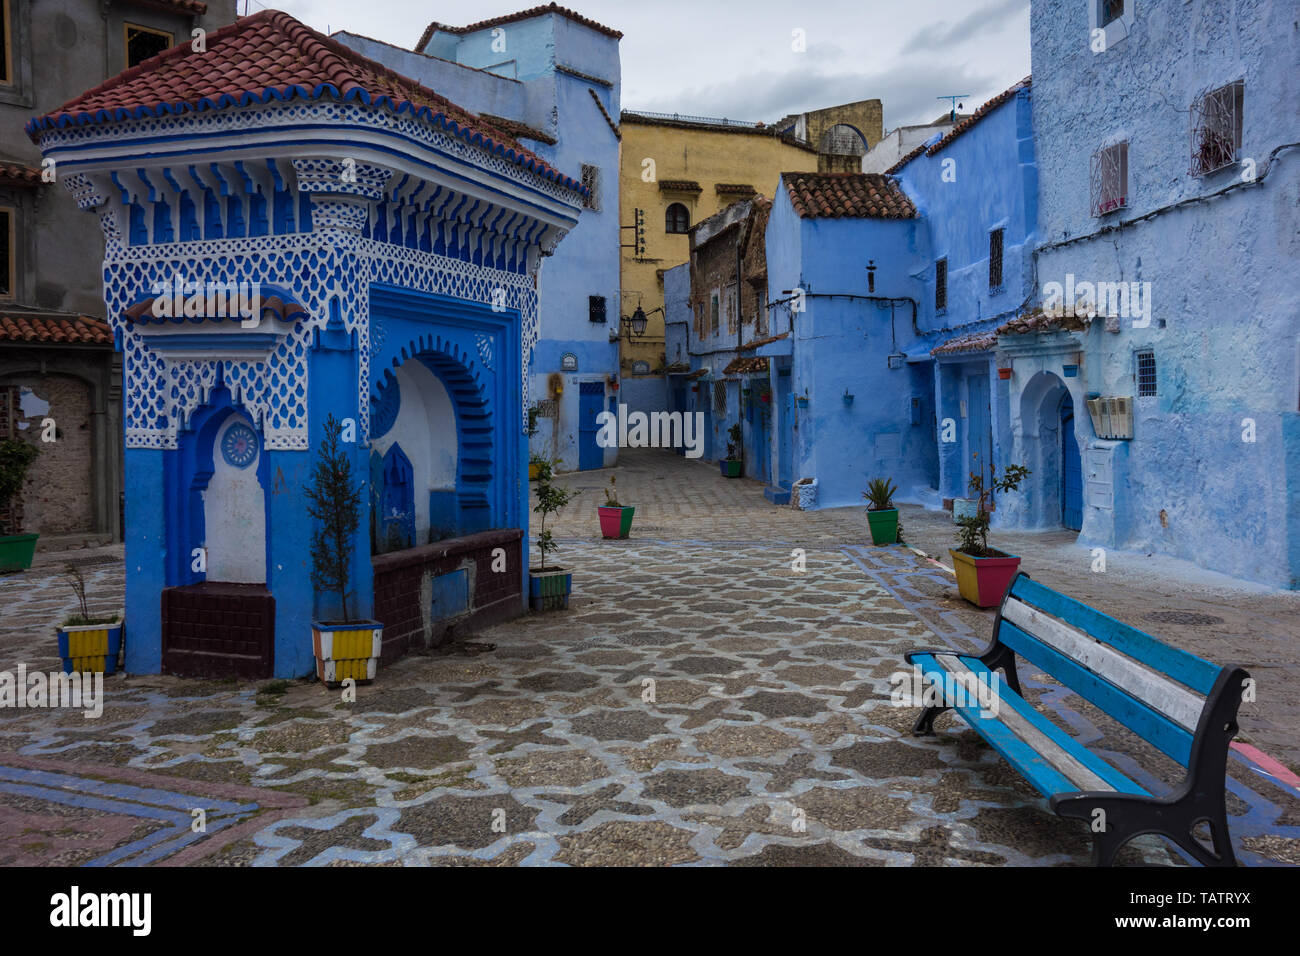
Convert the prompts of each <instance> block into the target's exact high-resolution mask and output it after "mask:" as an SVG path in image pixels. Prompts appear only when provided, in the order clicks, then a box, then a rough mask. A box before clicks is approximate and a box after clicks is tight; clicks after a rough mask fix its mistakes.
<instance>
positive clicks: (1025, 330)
mask: <svg viewBox="0 0 1300 956" xmlns="http://www.w3.org/2000/svg"><path fill="white" fill-rule="evenodd" d="M1087 328H1088V319H1087V318H1086V317H1084V316H1076V315H1064V314H1062V315H1052V314H1051V313H1049V312H1032V313H1028V314H1025V315H1018V316H1016V317H1015V318H1014V319H1008V320H1007V321H1006V322H1003V323H1002V324H1001V325H999V326H998V328H997V334H998V335H1029V334H1030V333H1033V332H1082V331H1085V330H1086V329H1087Z"/></svg>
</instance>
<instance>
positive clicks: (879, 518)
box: [862, 478, 898, 544]
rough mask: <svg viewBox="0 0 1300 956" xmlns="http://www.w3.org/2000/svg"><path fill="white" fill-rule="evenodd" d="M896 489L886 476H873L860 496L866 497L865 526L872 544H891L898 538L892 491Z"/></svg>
mask: <svg viewBox="0 0 1300 956" xmlns="http://www.w3.org/2000/svg"><path fill="white" fill-rule="evenodd" d="M897 490H898V486H897V485H895V484H894V483H893V482H892V481H890V480H889V479H888V478H873V479H871V482H870V483H869V484H868V485H867V490H866V491H864V492H863V493H862V497H864V498H866V499H867V526H868V527H869V528H871V543H872V544H893V543H894V542H896V541H897V540H898V509H897V508H895V507H894V492H895V491H897Z"/></svg>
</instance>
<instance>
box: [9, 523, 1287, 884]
mask: <svg viewBox="0 0 1300 956" xmlns="http://www.w3.org/2000/svg"><path fill="white" fill-rule="evenodd" d="M641 530H642V532H643V533H646V534H647V535H650V534H653V532H647V531H646V529H645V528H642V529H641ZM827 530H828V531H833V529H831V528H829V527H828V529H827ZM780 533H781V529H779V528H778V529H777V530H776V531H775V533H774V534H773V537H777V538H778V540H777V541H774V542H771V543H759V542H756V541H752V540H751V541H742V540H720V541H701V540H697V539H690V540H687V541H681V540H656V539H654V538H652V537H649V536H647V537H646V538H634V539H632V540H630V541H623V542H599V541H594V540H579V539H572V538H570V539H566V540H565V541H564V542H563V545H564V548H563V551H562V552H561V554H560V558H561V560H562V563H564V564H566V565H568V566H571V567H573V568H574V569H575V598H574V600H573V607H572V608H571V609H570V610H568V611H565V612H557V613H551V614H546V615H531V616H528V617H526V618H522V619H520V620H517V621H512V622H509V623H506V624H503V625H499V626H497V627H494V628H491V629H489V630H486V631H483V632H481V633H479V634H476V635H473V636H472V637H470V638H468V639H467V640H466V641H465V642H462V643H461V644H459V645H456V646H454V647H453V648H452V649H450V651H449V652H446V653H440V654H435V655H431V656H418V657H408V658H406V659H404V660H402V661H400V662H398V663H397V664H395V665H394V666H392V667H389V668H386V669H384V670H383V671H381V673H380V677H379V680H378V681H377V682H376V683H375V684H374V685H371V686H369V687H362V688H360V690H359V695H358V697H359V699H358V700H357V701H356V702H355V703H353V704H345V703H342V702H341V701H340V696H339V694H338V692H330V691H327V690H325V689H324V688H322V687H321V686H320V685H319V684H314V683H306V682H291V683H288V684H284V683H282V682H272V683H270V684H263V685H261V686H260V687H259V686H255V685H248V684H242V685H241V684H236V683H234V682H231V683H229V684H221V683H212V682H210V683H201V682H193V681H189V682H186V681H179V680H174V679H169V678H144V677H132V678H117V679H114V680H112V681H110V682H109V684H108V685H107V686H108V687H109V688H110V691H109V699H108V702H107V704H106V707H105V711H104V715H103V717H102V718H101V719H99V720H94V721H88V720H86V719H85V718H83V717H82V716H81V715H80V713H79V712H57V713H50V712H29V711H0V752H9V753H14V754H17V755H19V757H18V758H17V760H22V761H26V766H27V767H28V769H31V768H37V769H41V768H43V767H44V766H45V763H44V762H51V761H58V762H61V765H62V766H70V767H75V768H78V769H77V771H76V773H77V775H78V779H80V780H83V781H93V780H95V779H99V778H100V777H101V774H100V773H97V772H96V771H95V770H94V768H96V767H98V768H104V769H103V771H102V775H107V774H108V773H109V772H110V771H112V772H117V773H127V772H130V773H134V774H137V775H138V777H137V778H136V779H135V780H134V782H133V785H134V786H136V787H138V788H139V789H140V790H147V791H149V792H148V793H134V794H130V795H127V796H128V797H129V798H130V799H132V800H134V801H135V802H136V803H137V804H138V805H147V806H155V805H157V804H159V803H162V804H168V803H170V804H172V805H173V809H175V810H177V811H179V812H186V811H187V807H186V805H185V801H184V800H180V801H179V803H177V802H176V801H175V800H172V799H171V798H170V797H168V796H167V795H175V794H177V793H180V792H182V791H189V792H190V793H194V792H202V791H204V790H205V788H206V789H207V790H210V791H211V794H213V795H215V796H220V797H221V799H224V800H225V801H226V803H228V804H229V806H227V807H224V808H223V809H222V811H221V812H222V813H224V814H225V816H226V817H228V818H235V817H238V816H239V814H240V813H241V808H242V809H243V810H245V811H246V808H247V805H248V804H249V803H254V804H258V805H259V807H261V806H262V805H263V804H265V805H266V806H267V807H269V806H270V805H271V804H270V801H271V800H273V799H283V798H284V797H285V796H286V795H289V796H294V797H297V798H299V806H298V807H297V808H296V809H295V808H294V807H292V806H287V805H282V804H277V805H276V806H277V807H278V809H277V810H276V814H277V815H278V818H276V819H271V818H270V817H263V818H260V821H259V822H258V823H257V825H255V826H254V827H251V828H250V829H249V830H248V831H246V832H241V833H238V834H223V833H220V832H217V833H213V834H211V835H210V836H209V837H208V838H207V839H206V840H205V841H204V842H205V844H206V849H205V850H204V851H203V855H202V856H201V857H199V856H198V855H192V857H191V859H190V862H194V863H197V864H199V865H279V866H291V865H308V866H325V865H366V864H388V865H411V864H432V865H465V866H469V865H517V864H528V865H533V864H538V865H562V864H569V865H601V864H622V865H666V864H681V865H709V864H734V865H752V866H781V865H808V864H835V865H863V866H884V865H905V866H906V865H1000V864H1010V865H1086V864H1087V863H1088V861H1089V853H1090V842H1089V840H1088V838H1087V834H1086V833H1085V832H1084V830H1083V828H1082V827H1080V826H1079V825H1077V824H1074V823H1071V822H1068V821H1063V820H1059V819H1058V818H1056V817H1055V816H1054V815H1052V814H1051V813H1050V812H1049V811H1048V810H1046V808H1045V807H1044V805H1043V802H1042V801H1041V800H1040V799H1039V797H1038V795H1037V794H1036V792H1035V791H1033V790H1032V789H1031V788H1030V787H1029V786H1028V785H1027V784H1025V783H1024V781H1023V780H1021V778H1020V777H1019V776H1018V775H1017V774H1015V772H1014V771H1012V770H1011V769H1010V768H1009V767H1008V766H1007V765H1006V764H1005V763H1004V762H1003V761H1002V760H1001V759H1000V758H999V757H998V756H997V755H996V753H994V752H993V751H992V750H991V749H990V748H988V747H987V746H986V745H984V744H983V742H982V740H980V738H978V737H977V735H975V734H974V732H972V731H970V730H968V729H965V728H964V726H962V725H961V724H960V723H959V722H956V721H954V719H953V718H951V717H950V716H945V717H944V718H941V719H940V722H939V724H938V727H939V730H940V732H939V733H938V735H937V736H935V737H932V738H925V739H918V738H913V737H912V736H911V735H910V733H909V729H910V725H911V723H912V721H913V720H914V718H915V716H916V710H915V709H913V708H910V707H906V708H899V707H894V706H891V705H890V703H889V699H888V698H889V691H890V683H889V676H890V675H891V674H893V673H895V672H896V671H898V670H900V668H901V666H902V665H901V657H902V654H903V653H904V652H905V651H907V650H911V649H913V648H916V647H919V646H934V645H936V644H947V645H949V646H956V647H961V648H962V649H965V648H966V647H970V646H977V645H982V644H983V643H984V636H985V635H986V634H987V628H986V627H985V628H984V629H983V632H982V633H981V634H979V635H978V637H977V636H976V631H978V630H979V620H982V619H983V616H980V617H979V618H978V619H975V623H974V624H972V623H971V621H972V618H970V617H969V616H968V615H965V614H962V613H958V611H957V607H958V602H956V601H955V600H954V599H953V598H952V597H950V596H949V593H950V592H951V590H952V585H951V581H950V580H945V578H944V577H943V575H944V574H945V572H943V571H941V570H939V569H937V567H936V566H934V565H933V564H931V563H930V562H928V561H926V560H924V559H922V558H919V557H917V556H916V555H914V554H913V553H912V552H910V551H908V550H906V549H904V548H900V547H895V548H889V549H876V548H860V547H857V546H856V545H850V546H843V545H842V543H840V542H836V541H833V540H831V539H833V537H834V535H833V534H827V535H826V537H825V538H823V539H820V540H817V541H815V542H813V541H809V542H805V544H807V545H808V547H807V551H806V562H807V566H806V570H805V571H804V572H803V573H796V572H794V571H792V570H791V545H790V543H789V542H780V540H779V535H780ZM858 540H860V538H859V539H858ZM5 583H6V584H7V583H8V582H5ZM945 589H946V590H945ZM49 640H50V643H52V638H51V639H49ZM16 646H18V644H17V643H14V644H11V643H10V642H9V641H6V642H5V644H4V645H3V649H4V654H3V660H0V666H9V665H8V663H7V662H8V661H10V660H12V657H11V655H12V653H13V650H14V648H15V647H16ZM32 649H35V648H32ZM32 663H33V662H32V661H31V660H29V666H31V664H32ZM1022 676H1023V678H1025V679H1026V684H1027V687H1026V690H1027V693H1028V694H1029V696H1030V697H1031V698H1034V697H1036V698H1037V700H1038V703H1039V705H1040V706H1042V707H1046V708H1051V709H1056V710H1057V712H1058V714H1059V715H1060V716H1061V719H1063V720H1065V721H1066V722H1067V724H1068V725H1069V726H1071V727H1072V728H1073V729H1075V730H1076V732H1078V733H1081V734H1098V735H1102V736H1104V737H1105V746H1106V747H1107V748H1109V749H1110V751H1111V752H1112V753H1113V754H1114V759H1116V760H1117V762H1119V763H1120V764H1121V765H1122V766H1124V767H1125V769H1126V770H1130V769H1132V768H1131V767H1130V764H1132V762H1133V760H1134V758H1135V757H1136V758H1145V757H1146V756H1147V755H1143V754H1141V753H1139V752H1137V751H1133V750H1130V749H1128V748H1130V747H1132V746H1141V744H1140V742H1134V741H1130V740H1125V739H1116V740H1114V741H1112V740H1111V736H1110V733H1109V731H1110V730H1111V728H1109V727H1108V726H1107V725H1106V722H1105V719H1104V718H1103V717H1101V715H1097V714H1095V713H1090V712H1089V711H1088V710H1087V709H1086V708H1085V707H1084V706H1083V705H1082V704H1081V702H1079V701H1078V698H1074V697H1070V696H1069V695H1066V694H1064V693H1063V692H1062V691H1061V689H1060V688H1058V687H1054V686H1053V685H1051V684H1050V682H1048V681H1045V680H1038V679H1035V677H1034V675H1033V674H1032V673H1028V672H1027V673H1024V674H1023V675H1022ZM1124 736H1125V737H1127V735H1124ZM17 760H11V761H9V764H8V765H13V764H15V763H16V762H17ZM1126 761H1127V763H1126ZM1143 762H1144V765H1146V766H1152V767H1154V768H1155V770H1156V772H1157V773H1159V772H1160V770H1161V768H1160V766H1159V765H1158V763H1154V762H1151V761H1149V760H1145V759H1144V761H1143ZM0 765H6V761H5V760H4V759H3V758H0ZM6 773H8V774H9V776H3V777H0V834H4V835H5V836H6V838H7V842H0V864H4V863H6V862H14V861H16V858H17V856H18V855H19V854H20V853H21V852H22V851H21V850H18V849H15V848H14V846H13V843H14V840H13V839H12V838H13V834H12V833H6V832H5V830H4V827H5V823H4V821H5V820H6V819H8V818H12V817H13V815H14V814H16V813H19V812H21V813H26V814H28V816H29V817H32V818H34V817H36V816H39V815H40V814H41V813H46V814H48V815H50V816H51V817H52V818H53V817H55V816H57V815H58V811H55V810H53V809H51V808H54V807H58V806H60V805H59V804H57V803H52V802H41V801H39V800H37V798H36V796H34V795H32V794H31V793H15V792H14V791H13V788H12V787H11V786H10V787H6V783H15V781H13V780H11V779H10V777H11V776H12V773H11V771H6ZM155 777H156V779H155ZM1139 779H1144V778H1142V777H1141V776H1139ZM178 781H184V782H185V785H184V786H181V785H180V784H179V783H178ZM53 782H54V781H52V780H50V779H45V781H44V783H43V784H42V782H41V780H40V779H37V778H31V779H27V780H20V781H17V783H20V784H23V785H27V786H36V785H45V786H48V785H50V784H51V783H53ZM78 786H79V787H80V788H81V791H82V792H86V791H87V790H90V789H93V788H92V787H91V785H90V784H89V783H81V784H79V785H78ZM1230 790H1231V791H1232V796H1231V800H1232V813H1233V814H1234V818H1233V821H1232V822H1233V835H1234V838H1235V840H1236V841H1237V845H1238V848H1239V850H1240V854H1241V858H1242V860H1243V862H1248V863H1253V864H1268V863H1285V862H1291V863H1295V862H1300V853H1298V851H1297V848H1298V847H1300V794H1298V793H1296V792H1295V791H1294V789H1293V788H1290V787H1289V786H1287V785H1286V784H1284V783H1280V782H1277V781H1268V780H1263V779H1262V778H1261V777H1260V776H1259V774H1258V773H1256V772H1255V771H1253V770H1251V769H1250V768H1249V767H1248V766H1246V765H1245V764H1244V763H1240V765H1239V766H1234V770H1233V781H1232V783H1230ZM249 791H253V792H255V793H256V792H257V791H261V792H264V793H265V794H266V796H267V799H265V800H262V801H260V802H259V801H257V800H255V799H251V798H249V797H248V796H247V794H248V792H249ZM111 796H112V797H114V798H115V799H122V798H123V794H117V793H114V794H111ZM209 805H211V804H209ZM64 806H65V807H66V805H64ZM71 809H76V808H69V809H68V810H67V812H71ZM6 814H8V817H6ZM145 816H147V815H137V816H136V817H134V818H132V819H133V820H134V821H136V822H135V823H134V824H133V826H131V827H130V828H126V827H125V826H124V825H122V824H115V826H118V827H119V828H120V829H119V830H112V832H109V830H110V829H111V828H109V827H107V826H105V827H104V828H102V829H103V831H104V835H103V836H101V838H100V841H99V844H98V845H97V846H96V850H95V854H96V855H95V856H94V857H93V860H102V859H104V858H105V857H106V856H108V855H110V854H112V853H115V852H119V851H121V850H122V848H123V847H138V846H139V844H140V843H141V841H143V840H148V839H149V838H150V837H151V836H154V834H155V832H162V826H163V824H165V825H167V826H170V827H172V829H173V831H175V832H172V834H171V837H170V838H172V839H174V838H175V837H176V836H178V835H179V831H178V830H177V826H178V823H179V818H175V819H172V818H166V819H163V824H159V823H156V822H155V823H150V822H149V821H148V820H146V821H145V822H144V823H143V824H141V823H139V822H138V821H140V820H142V819H144V818H145ZM150 819H154V820H156V819H162V818H160V817H156V816H155V817H151V818H150ZM250 819H251V818H250ZM267 821H269V822H267ZM232 822H233V819H232ZM248 822H249V821H248V820H244V823H243V824H241V825H247V823H248ZM59 826H60V823H59V821H58V820H57V819H50V820H34V819H29V820H28V821H27V823H26V824H25V828H26V830H27V833H26V836H27V842H28V844H33V843H39V842H41V841H42V840H43V839H45V838H46V836H45V835H47V834H49V833H56V832H57V831H58V829H59ZM150 827H158V828H159V829H158V830H156V831H155V830H151V829H150ZM154 838H155V839H156V840H158V841H160V843H161V842H165V841H166V840H167V839H169V838H168V837H154ZM150 845H151V846H152V845H153V844H150ZM138 856H139V850H138V849H137V850H135V851H133V852H132V853H126V852H123V853H122V854H121V859H120V862H123V863H128V864H129V863H130V862H132V861H133V860H135V861H136V862H138V859H137V858H138ZM86 862H92V860H87V861H86ZM110 862H112V861H110ZM1121 862H1123V863H1128V864H1142V863H1146V864H1156V865H1182V864H1183V863H1184V862H1185V861H1184V860H1183V859H1182V857H1181V856H1180V855H1179V854H1177V853H1176V852H1174V851H1171V850H1170V849H1168V848H1167V846H1166V845H1165V844H1164V843H1163V842H1162V841H1159V840H1157V839H1154V838H1144V839H1142V840H1139V841H1135V842H1134V843H1132V844H1130V845H1129V846H1128V847H1127V848H1126V849H1125V850H1124V852H1123V855H1122V857H1121Z"/></svg>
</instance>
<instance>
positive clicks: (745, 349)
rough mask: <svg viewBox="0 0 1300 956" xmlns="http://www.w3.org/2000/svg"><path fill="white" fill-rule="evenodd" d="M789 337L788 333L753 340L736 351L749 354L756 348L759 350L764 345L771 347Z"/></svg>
mask: <svg viewBox="0 0 1300 956" xmlns="http://www.w3.org/2000/svg"><path fill="white" fill-rule="evenodd" d="M789 337H790V333H789V332H782V333H781V334H780V335H769V336H768V337H767V338H765V339H753V340H751V341H749V342H746V343H745V344H744V345H742V346H741V347H740V348H739V349H737V351H739V352H751V351H753V350H754V349H756V348H761V347H762V346H764V345H771V344H772V343H773V342H780V341H781V340H782V339H785V338H789Z"/></svg>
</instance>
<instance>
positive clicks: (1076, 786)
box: [908, 653, 1146, 797]
mask: <svg viewBox="0 0 1300 956" xmlns="http://www.w3.org/2000/svg"><path fill="white" fill-rule="evenodd" d="M908 657H909V659H911V661H912V663H913V664H915V665H916V666H918V667H920V668H921V673H922V674H923V675H925V677H926V679H927V680H931V679H939V680H942V678H943V672H944V670H953V669H954V668H953V667H952V666H951V663H950V662H952V661H955V662H956V669H961V670H965V671H970V672H973V673H974V674H975V675H976V676H977V677H978V678H979V679H980V680H981V681H983V682H985V683H986V684H987V685H988V686H990V687H994V688H997V690H998V692H999V693H998V715H997V716H996V717H994V716H984V715H983V714H982V713H981V711H980V708H979V705H978V702H975V701H972V702H971V703H969V704H964V705H959V706H955V707H953V710H955V711H957V713H958V714H960V715H961V717H962V718H963V719H964V720H965V721H966V723H968V724H969V725H970V726H971V727H972V728H973V729H974V730H975V731H976V732H977V733H979V734H980V735H981V736H982V737H984V739H985V740H987V741H988V742H989V743H990V744H991V745H992V746H993V748H994V749H995V750H997V751H998V753H1000V754H1001V755H1002V756H1003V757H1004V758H1005V759H1006V760H1007V762H1008V763H1010V764H1011V765H1012V766H1013V767H1015V768H1016V769H1017V770H1018V771H1019V772H1020V773H1021V774H1022V775H1023V776H1024V777H1025V779H1026V780H1028V781H1029V782H1030V783H1031V784H1032V785H1033V786H1034V788H1035V789H1036V790H1038V791H1039V792H1040V793H1042V794H1043V795H1044V796H1047V797H1051V796H1053V795H1055V794H1058V793H1074V792H1078V791H1079V790H1085V789H1086V790H1097V791H1107V790H1118V791H1120V792H1123V793H1134V794H1142V795H1145V794H1146V791H1145V790H1143V789H1142V788H1141V787H1140V786H1138V785H1137V784H1136V783H1134V782H1133V781H1132V780H1130V779H1129V778H1128V777H1126V776H1124V774H1123V773H1121V772H1120V771H1118V770H1116V769H1115V768H1114V767H1112V766H1110V765H1109V764H1107V763H1106V762H1105V761H1104V760H1102V759H1101V758H1099V757H1097V756H1096V755H1094V754H1092V753H1090V752H1089V751H1088V750H1087V748H1086V747H1084V745H1083V744H1081V743H1079V742H1078V741H1077V740H1075V739H1074V738H1073V737H1071V736H1070V735H1069V734H1067V733H1066V732H1065V731H1064V730H1062V729H1061V728H1060V727H1058V726H1056V725H1055V724H1053V723H1052V722H1051V721H1050V720H1048V719H1047V718H1045V717H1043V716H1042V715H1041V714H1039V713H1037V712H1036V711H1035V710H1034V709H1033V707H1032V706H1030V704H1029V702H1028V701H1026V700H1024V699H1023V698H1021V697H1020V696H1019V695H1018V694H1016V693H1015V691H1013V690H1011V689H1010V688H1009V687H1007V686H1006V684H1005V683H1003V682H1001V681H1000V680H995V679H994V675H993V672H992V671H990V670H989V669H988V668H987V667H985V665H984V664H983V663H982V662H981V661H980V660H979V659H978V658H972V657H961V658H956V657H955V656H954V655H947V654H941V655H937V656H936V655H933V654H929V653H922V654H914V655H908Z"/></svg>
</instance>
